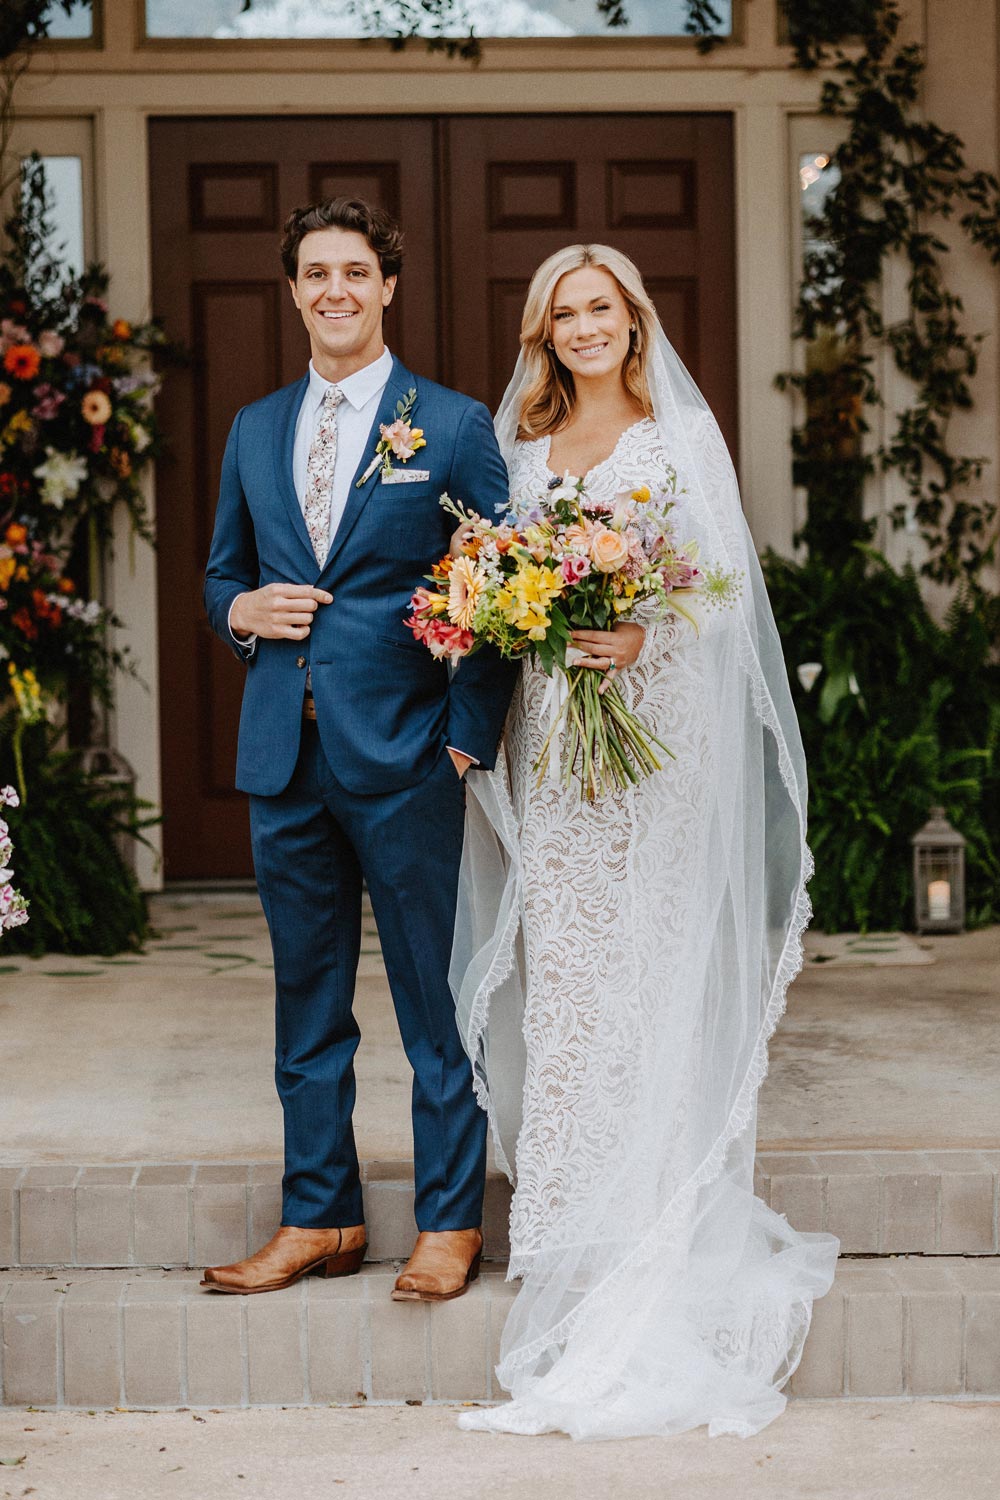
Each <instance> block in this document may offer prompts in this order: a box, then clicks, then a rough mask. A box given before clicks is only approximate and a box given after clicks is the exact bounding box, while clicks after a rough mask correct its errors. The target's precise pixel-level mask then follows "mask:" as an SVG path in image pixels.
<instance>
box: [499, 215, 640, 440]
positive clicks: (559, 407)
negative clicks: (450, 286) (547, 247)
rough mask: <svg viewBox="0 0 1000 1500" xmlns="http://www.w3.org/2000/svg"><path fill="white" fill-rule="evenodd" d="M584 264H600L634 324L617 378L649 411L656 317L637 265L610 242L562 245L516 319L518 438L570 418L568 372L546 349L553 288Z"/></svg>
mask: <svg viewBox="0 0 1000 1500" xmlns="http://www.w3.org/2000/svg"><path fill="white" fill-rule="evenodd" d="M584 266H601V267H603V269H604V270H605V271H609V272H610V273H611V275H612V276H613V277H614V278H615V281H616V282H617V283H618V290H619V291H620V292H621V294H622V296H623V297H624V299H625V305H626V306H627V308H628V311H629V321H630V322H632V323H634V324H635V332H634V333H633V334H631V335H630V339H629V350H628V353H627V354H626V356H625V359H624V361H623V363H622V380H623V381H624V382H625V388H626V390H628V391H629V392H630V393H631V395H632V396H634V397H635V399H636V401H638V403H639V405H640V406H641V407H642V410H643V412H644V413H645V415H646V416H647V417H651V416H652V415H653V403H652V400H651V399H650V394H649V381H648V380H647V378H646V365H647V362H648V360H649V356H650V354H651V352H652V349H653V343H654V331H655V328H656V324H657V315H656V309H655V307H654V306H653V304H652V301H651V300H650V297H649V293H648V292H647V291H646V288H645V287H644V286H643V284H642V277H641V276H640V274H639V271H638V268H637V267H636V266H635V265H634V264H633V263H632V261H630V260H629V258H628V256H627V255H623V254H622V252H621V251H620V250H614V249H612V247H611V246H610V245H567V246H566V248H565V249H564V250H557V251H556V253H555V254H554V255H550V256H549V258H548V260H543V261H542V264H541V265H540V266H539V267H538V270H537V271H536V272H535V274H534V276H532V278H531V285H530V286H529V287H528V296H527V299H526V301H525V304H524V315H523V317H522V319H521V348H522V350H523V351H524V357H525V360H526V361H527V366H528V368H527V372H526V373H527V379H528V384H527V386H526V387H525V392H524V397H523V399H522V402H521V411H520V414H519V418H518V431H517V435H518V438H520V439H530V438H537V437H543V436H544V435H545V434H546V433H549V432H558V431H559V429H560V427H564V426H565V425H566V423H567V422H568V421H569V417H570V414H571V412H572V410H573V407H574V406H575V405H576V385H575V382H574V380H573V376H572V374H571V373H570V371H569V370H567V368H566V366H565V365H564V364H563V363H562V362H561V360H559V358H558V357H557V355H556V352H555V350H554V349H550V348H549V339H550V336H551V329H552V300H553V297H554V296H555V290H556V286H557V285H558V283H559V281H560V279H561V278H562V277H563V276H565V275H567V273H568V272H570V271H579V270H581V269H582V267H584Z"/></svg>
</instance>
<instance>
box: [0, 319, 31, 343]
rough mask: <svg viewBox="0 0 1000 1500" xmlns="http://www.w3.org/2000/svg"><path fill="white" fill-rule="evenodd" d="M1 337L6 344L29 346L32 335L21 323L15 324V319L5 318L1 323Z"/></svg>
mask: <svg viewBox="0 0 1000 1500" xmlns="http://www.w3.org/2000/svg"><path fill="white" fill-rule="evenodd" d="M0 337H2V338H3V341H4V343H5V344H28V343H30V342H31V334H30V333H29V332H28V330H27V329H26V328H22V326H21V324H20V323H15V322H14V319H13V318H4V319H3V321H2V322H0Z"/></svg>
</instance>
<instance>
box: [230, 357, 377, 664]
mask: <svg viewBox="0 0 1000 1500" xmlns="http://www.w3.org/2000/svg"><path fill="white" fill-rule="evenodd" d="M391 374H392V355H391V354H390V353H389V351H388V349H383V350H382V353H381V354H380V355H379V357H378V359H376V360H375V361H374V363H373V364H370V365H365V367H364V369H363V370H355V372H354V374H353V375H347V376H346V377H345V378H344V379H343V380H338V381H337V382H336V384H337V385H338V386H339V387H340V389H341V391H342V392H343V395H344V399H343V401H341V403H340V405H339V406H338V408H337V457H336V459H335V461H334V465H333V494H332V495H331V497H330V541H331V542H332V541H333V538H334V536H335V535H336V531H337V527H338V526H339V525H340V522H341V519H342V517H343V514H344V507H345V506H346V505H347V501H348V497H349V496H350V493H351V481H352V480H353V478H354V475H355V474H356V473H357V470H358V468H359V466H360V464H361V460H362V458H363V457H364V454H365V444H366V443H367V441H368V434H369V433H370V432H371V429H372V424H373V422H374V421H375V415H376V413H377V411H378V407H379V402H380V401H381V400H382V392H383V391H384V390H385V388H386V385H387V384H388V382H389V376H390V375H391ZM333 384H334V382H333V381H331V380H325V379H324V378H323V376H322V375H321V374H320V373H319V371H318V370H317V369H316V366H315V365H314V364H313V362H312V360H310V361H309V385H308V387H307V389H306V393H305V395H304V396H303V398H302V405H301V406H300V407H299V414H298V417H297V418H296V420H295V446H294V447H293V449H292V483H293V485H294V486H295V495H296V498H297V500H298V502H299V508H300V509H301V511H302V513H303V515H304V514H305V508H306V485H307V470H308V467H309V449H310V448H311V447H312V440H313V438H314V437H315V435H316V424H317V423H318V421H319V412H320V407H321V406H322V405H323V397H324V396H325V395H326V393H327V391H328V390H329V389H330V387H331V386H332V385H333ZM372 452H373V453H374V446H373V449H372ZM235 603H236V600H235V599H234V600H233V604H235ZM229 613H230V616H232V613H233V610H232V605H230V607H229ZM229 634H230V635H231V636H232V638H233V640H234V641H236V643H237V645H239V646H252V645H253V644H254V643H255V641H256V639H257V637H256V636H255V635H237V634H236V632H235V631H234V630H233V627H232V622H231V621H230V625H229Z"/></svg>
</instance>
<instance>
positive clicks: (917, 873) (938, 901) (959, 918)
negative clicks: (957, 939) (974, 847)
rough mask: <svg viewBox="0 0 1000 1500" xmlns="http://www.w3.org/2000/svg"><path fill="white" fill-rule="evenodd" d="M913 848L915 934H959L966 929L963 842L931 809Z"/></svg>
mask: <svg viewBox="0 0 1000 1500" xmlns="http://www.w3.org/2000/svg"><path fill="white" fill-rule="evenodd" d="M910 843H911V844H912V845H913V909H914V915H915V919H916V927H917V931H918V932H961V931H962V928H963V927H964V926H965V840H964V838H963V837H962V835H961V834H960V833H958V832H957V831H956V830H955V829H954V828H952V826H951V824H950V823H949V822H948V819H947V818H946V817H945V815H944V808H943V807H932V808H931V815H930V819H929V821H928V822H926V823H925V824H924V826H923V828H921V830H920V832H919V833H915V834H914V835H913V837H912V838H911V840H910Z"/></svg>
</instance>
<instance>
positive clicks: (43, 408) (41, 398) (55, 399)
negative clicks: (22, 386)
mask: <svg viewBox="0 0 1000 1500" xmlns="http://www.w3.org/2000/svg"><path fill="white" fill-rule="evenodd" d="M35 399H36V403H37V404H36V405H35V407H34V408H33V410H32V413H31V415H32V416H33V417H37V418H38V420H39V421H40V422H49V421H51V420H52V418H53V417H54V416H56V415H57V413H58V411H59V408H60V406H62V404H63V402H64V401H65V400H66V397H65V396H64V395H63V393H62V391H57V390H55V389H53V387H52V386H51V385H36V386H35Z"/></svg>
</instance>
